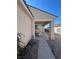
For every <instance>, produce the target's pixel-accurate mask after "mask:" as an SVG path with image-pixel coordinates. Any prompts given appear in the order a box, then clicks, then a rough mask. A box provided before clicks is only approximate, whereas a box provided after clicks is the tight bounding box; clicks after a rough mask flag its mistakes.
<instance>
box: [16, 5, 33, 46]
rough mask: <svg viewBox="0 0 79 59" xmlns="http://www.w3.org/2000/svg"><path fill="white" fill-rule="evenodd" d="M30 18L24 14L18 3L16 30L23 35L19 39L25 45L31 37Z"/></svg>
mask: <svg viewBox="0 0 79 59" xmlns="http://www.w3.org/2000/svg"><path fill="white" fill-rule="evenodd" d="M31 21H32V20H31V19H30V17H29V16H28V14H26V13H25V12H24V11H23V9H22V8H21V7H19V5H17V32H18V33H22V34H23V35H24V37H23V39H22V40H21V41H22V42H24V43H25V45H27V43H28V42H29V40H30V39H31V35H32V30H31V28H32V23H31Z"/></svg>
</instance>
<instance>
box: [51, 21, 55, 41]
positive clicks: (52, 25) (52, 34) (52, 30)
mask: <svg viewBox="0 0 79 59" xmlns="http://www.w3.org/2000/svg"><path fill="white" fill-rule="evenodd" d="M51 39H52V40H54V39H55V35H54V20H53V21H51Z"/></svg>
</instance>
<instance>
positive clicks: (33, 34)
mask: <svg viewBox="0 0 79 59" xmlns="http://www.w3.org/2000/svg"><path fill="white" fill-rule="evenodd" d="M32 26H33V28H32V31H33V33H32V36H33V38H34V39H35V21H33V25H32Z"/></svg>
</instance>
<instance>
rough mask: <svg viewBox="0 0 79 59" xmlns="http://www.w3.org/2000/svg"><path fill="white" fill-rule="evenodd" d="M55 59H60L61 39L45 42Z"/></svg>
mask: <svg viewBox="0 0 79 59" xmlns="http://www.w3.org/2000/svg"><path fill="white" fill-rule="evenodd" d="M47 42H48V45H49V47H50V48H51V50H52V52H53V54H54V56H55V58H56V59H61V39H56V40H47Z"/></svg>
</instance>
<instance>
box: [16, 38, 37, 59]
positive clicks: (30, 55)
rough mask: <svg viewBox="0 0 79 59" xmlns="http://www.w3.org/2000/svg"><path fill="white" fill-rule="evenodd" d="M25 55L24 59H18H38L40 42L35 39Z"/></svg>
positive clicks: (29, 44) (26, 49)
mask: <svg viewBox="0 0 79 59" xmlns="http://www.w3.org/2000/svg"><path fill="white" fill-rule="evenodd" d="M23 53H24V56H23V58H19V57H21V56H17V59H37V56H38V40H34V39H32V40H30V42H29V43H28V45H27V46H26V48H25V51H23Z"/></svg>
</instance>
